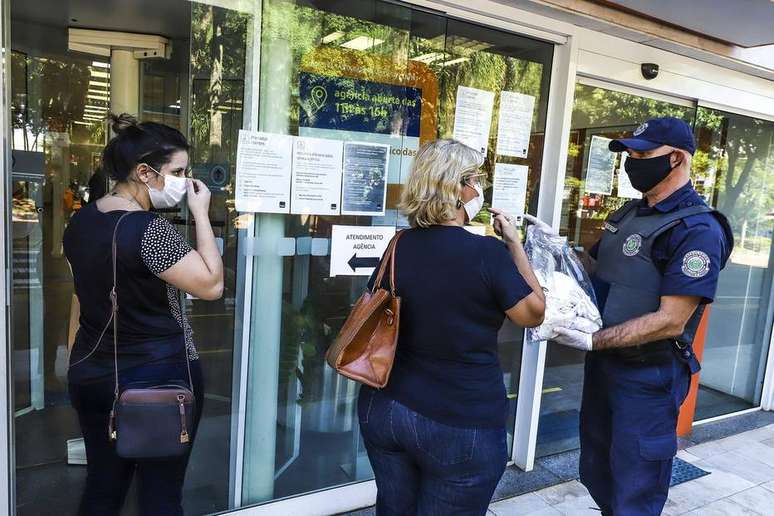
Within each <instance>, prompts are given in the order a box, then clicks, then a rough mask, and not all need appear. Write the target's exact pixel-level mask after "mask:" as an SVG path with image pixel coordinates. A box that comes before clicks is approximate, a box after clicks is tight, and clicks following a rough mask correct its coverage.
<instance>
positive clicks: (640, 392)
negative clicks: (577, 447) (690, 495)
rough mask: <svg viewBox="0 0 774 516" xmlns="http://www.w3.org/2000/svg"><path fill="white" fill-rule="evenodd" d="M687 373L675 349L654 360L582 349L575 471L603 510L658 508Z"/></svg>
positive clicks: (645, 513)
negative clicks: (636, 360) (642, 361)
mask: <svg viewBox="0 0 774 516" xmlns="http://www.w3.org/2000/svg"><path fill="white" fill-rule="evenodd" d="M690 381H691V373H690V370H689V367H688V365H687V364H686V363H685V362H682V361H681V360H679V359H678V358H677V356H676V355H675V356H674V357H673V358H672V360H668V361H666V362H663V363H660V364H632V363H626V362H623V361H622V360H621V359H620V358H617V357H614V356H611V355H609V354H605V353H600V352H591V353H588V354H586V366H585V378H584V383H583V402H582V405H581V422H580V442H581V455H580V478H581V482H582V483H583V485H585V486H586V487H587V488H588V490H589V492H590V493H591V496H592V497H593V498H594V501H595V502H597V504H598V505H599V508H600V509H602V514H603V515H615V516H618V515H621V516H624V515H625V516H651V515H653V516H655V515H658V514H661V511H662V509H663V507H664V503H665V502H666V499H667V494H668V493H669V482H670V478H671V473H672V459H673V458H674V456H675V453H677V434H676V428H677V416H678V413H679V411H680V405H681V404H682V402H683V400H685V397H686V395H687V394H688V387H689V386H690Z"/></svg>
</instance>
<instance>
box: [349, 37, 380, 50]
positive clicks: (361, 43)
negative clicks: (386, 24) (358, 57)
mask: <svg viewBox="0 0 774 516" xmlns="http://www.w3.org/2000/svg"><path fill="white" fill-rule="evenodd" d="M382 43H384V40H383V39H376V38H369V37H368V36H358V37H356V38H354V39H350V40H349V41H346V42H344V43H342V44H341V45H340V46H342V47H345V48H351V49H352V50H368V49H369V48H373V47H375V46H378V45H381V44H382Z"/></svg>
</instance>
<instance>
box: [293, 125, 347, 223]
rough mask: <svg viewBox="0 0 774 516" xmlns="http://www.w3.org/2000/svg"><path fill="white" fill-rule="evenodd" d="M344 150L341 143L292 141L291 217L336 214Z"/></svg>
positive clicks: (302, 139) (310, 139) (338, 210)
mask: <svg viewBox="0 0 774 516" xmlns="http://www.w3.org/2000/svg"><path fill="white" fill-rule="evenodd" d="M343 149H344V146H343V142H341V141H336V140H327V139H323V138H303V137H298V138H296V139H295V141H294V143H293V181H292V189H291V204H290V213H299V214H308V215H338V214H339V212H340V211H341V207H340V206H339V202H340V201H341V171H342V168H341V166H342V157H343V153H344V150H343Z"/></svg>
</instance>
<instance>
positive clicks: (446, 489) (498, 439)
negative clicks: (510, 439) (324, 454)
mask: <svg viewBox="0 0 774 516" xmlns="http://www.w3.org/2000/svg"><path fill="white" fill-rule="evenodd" d="M358 416H359V419H360V432H361V434H362V436H363V441H364V442H365V446H366V450H367V451H368V458H369V459H370V460H371V467H372V468H373V470H374V475H375V476H376V487H377V489H378V494H377V497H376V514H377V515H378V516H391V515H396V516H398V515H400V516H406V515H412V514H416V515H427V516H440V515H443V516H450V515H471V516H472V515H484V514H486V512H487V507H488V506H489V502H490V500H491V499H492V494H493V493H494V490H495V487H497V482H498V481H499V480H500V477H501V476H502V474H503V471H505V464H506V462H507V456H508V448H507V445H506V433H505V428H456V427H451V426H446V425H443V424H441V423H438V422H436V421H434V420H432V419H428V418H426V417H424V416H422V415H421V414H418V413H416V412H414V411H413V410H411V409H409V408H407V407H406V406H404V405H401V404H400V403H398V402H397V401H395V400H392V399H390V398H389V397H387V396H386V395H385V394H384V393H382V392H381V391H378V390H375V389H371V388H368V387H363V388H362V389H361V390H360V399H359V400H358Z"/></svg>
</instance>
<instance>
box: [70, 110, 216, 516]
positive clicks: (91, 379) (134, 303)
mask: <svg viewBox="0 0 774 516" xmlns="http://www.w3.org/2000/svg"><path fill="white" fill-rule="evenodd" d="M111 119H112V122H113V131H114V132H115V133H116V136H115V137H114V138H113V139H112V140H111V141H110V142H109V143H108V144H107V146H106V147H105V150H104V152H103V154H102V170H103V171H104V172H105V173H106V174H107V175H108V176H109V177H110V178H111V179H113V180H114V181H115V186H114V187H113V189H112V191H110V192H108V193H107V194H106V195H104V196H103V197H102V198H100V199H98V200H97V201H96V202H92V203H89V204H88V205H86V206H85V207H84V208H83V209H81V210H79V211H78V212H77V213H76V214H75V215H74V216H73V218H72V220H71V221H70V224H69V225H68V227H67V230H66V231H65V234H64V251H65V254H66V256H67V260H68V261H69V263H70V265H71V267H72V272H73V280H74V283H75V293H76V294H77V296H78V300H79V302H80V317H79V323H80V327H79V329H78V333H77V335H76V338H75V344H74V346H73V350H72V353H71V356H70V369H69V374H68V380H69V390H70V399H71V402H72V405H73V407H74V408H75V410H76V411H77V412H78V420H79V422H80V426H81V431H82V433H83V437H84V440H85V444H86V457H87V461H88V472H87V479H86V488H85V490H84V492H83V495H82V498H81V503H80V508H79V514H81V515H100V516H105V515H112V514H119V513H120V511H121V506H122V505H123V502H124V498H125V496H126V492H127V489H128V488H129V485H130V483H131V480H132V477H133V476H134V475H136V476H137V480H138V494H139V508H140V512H141V514H144V515H153V516H161V515H180V514H183V509H182V503H181V501H182V500H181V498H182V495H181V493H182V487H183V480H184V477H185V470H186V466H187V463H188V454H186V455H184V456H182V457H178V458H170V459H153V460H151V459H148V460H128V459H125V458H122V457H120V456H119V455H118V454H117V453H116V450H115V446H114V445H113V443H112V442H111V440H110V437H109V435H108V424H109V419H110V413H111V408H112V405H113V400H114V387H115V384H114V371H115V370H116V369H117V370H118V383H119V386H121V387H123V386H126V385H132V384H140V383H143V384H150V385H154V384H155V385H159V384H163V383H165V382H170V381H176V380H184V381H186V382H188V381H189V379H190V382H191V383H192V385H191V386H190V387H191V389H192V390H193V392H194V394H195V399H196V410H195V417H194V428H193V431H192V432H191V438H192V439H193V437H194V436H195V433H196V426H197V425H198V421H199V418H200V416H201V408H202V407H201V402H202V399H203V395H202V388H203V381H202V370H201V366H200V364H199V360H198V355H197V353H196V349H195V347H194V344H193V340H192V336H193V332H192V331H191V328H190V326H189V324H188V321H187V320H186V318H185V314H184V312H183V310H182V309H181V306H180V301H179V293H178V290H183V291H185V292H188V293H190V294H192V295H194V296H196V297H198V298H201V299H207V300H212V299H217V298H219V297H220V296H221V294H222V292H223V264H222V261H221V258H220V253H219V251H218V247H217V245H216V243H215V237H214V235H213V232H212V226H211V225H210V221H209V216H208V210H209V203H210V192H209V190H208V189H207V187H206V186H205V185H204V183H202V182H201V181H198V180H196V179H188V178H187V177H186V172H187V171H188V169H189V167H188V149H189V146H188V142H187V141H186V139H185V137H184V136H183V135H182V134H181V133H180V132H179V131H177V130H176V129H173V128H171V127H168V126H166V125H162V124H157V123H153V122H143V123H138V122H137V121H136V120H135V119H134V118H132V117H130V116H129V115H125V114H124V115H121V116H118V117H116V116H111ZM185 197H187V204H188V209H189V211H190V213H191V214H192V215H193V217H194V220H195V221H196V249H192V248H191V246H190V245H189V244H188V242H186V241H185V240H184V239H183V237H182V236H181V235H180V234H179V233H178V232H177V231H176V230H175V229H174V228H173V226H172V225H171V224H170V223H169V222H167V220H166V219H164V218H162V217H160V216H159V215H158V214H155V213H152V212H150V211H149V210H150V209H151V208H172V207H174V206H176V205H177V204H178V203H180V202H181V201H182V200H183V198H185ZM127 213H129V215H127V216H124V215H125V214H127ZM122 216H124V217H123V219H122V220H121V223H120V225H119V226H118V229H117V230H116V242H117V251H116V258H117V269H116V273H117V282H116V291H117V293H118V299H119V301H118V304H119V310H120V314H121V317H120V318H119V322H118V343H117V360H116V362H115V363H114V351H113V342H112V338H110V337H112V335H113V333H112V330H113V328H112V323H110V324H109V325H108V326H107V327H106V326H105V325H106V324H108V321H109V320H110V314H111V301H110V291H111V289H112V287H113V269H112V267H113V261H112V239H113V232H114V229H115V228H116V225H117V223H118V220H119V219H121V218H122ZM101 333H104V336H105V337H108V338H101V335H100V334H101ZM189 367H190V375H189ZM189 450H190V447H189Z"/></svg>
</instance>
